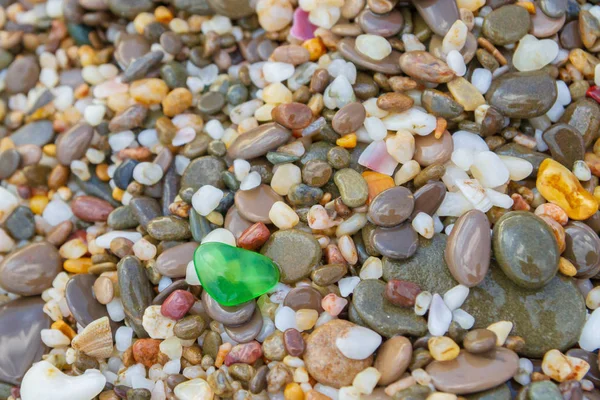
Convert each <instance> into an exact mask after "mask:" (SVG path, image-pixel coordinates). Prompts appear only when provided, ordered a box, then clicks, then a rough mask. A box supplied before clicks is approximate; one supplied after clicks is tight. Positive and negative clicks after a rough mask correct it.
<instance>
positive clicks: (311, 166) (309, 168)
mask: <svg viewBox="0 0 600 400" xmlns="http://www.w3.org/2000/svg"><path fill="white" fill-rule="evenodd" d="M332 172H333V171H332V168H331V166H330V165H329V164H328V163H327V162H325V161H321V160H312V161H309V162H307V163H306V164H305V165H304V167H302V181H303V182H304V183H306V184H307V185H309V186H314V187H321V186H323V185H325V184H326V183H327V181H329V178H331V174H332Z"/></svg>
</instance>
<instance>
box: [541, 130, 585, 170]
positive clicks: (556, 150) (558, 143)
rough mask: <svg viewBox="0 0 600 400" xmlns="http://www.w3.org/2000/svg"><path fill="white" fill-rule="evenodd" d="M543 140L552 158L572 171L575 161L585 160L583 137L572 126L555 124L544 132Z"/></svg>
mask: <svg viewBox="0 0 600 400" xmlns="http://www.w3.org/2000/svg"><path fill="white" fill-rule="evenodd" d="M542 138H543V139H544V142H546V144H547V145H548V149H549V150H550V154H552V158H553V159H554V160H556V161H558V162H559V163H561V164H562V165H564V166H565V167H567V168H569V169H572V168H573V163H575V161H577V160H583V155H584V153H585V148H584V145H583V136H581V134H580V133H579V132H578V131H577V130H576V129H575V128H573V127H572V126H570V125H568V124H563V123H559V124H554V125H552V126H551V127H550V128H548V129H547V130H546V131H545V132H544V134H543V135H542Z"/></svg>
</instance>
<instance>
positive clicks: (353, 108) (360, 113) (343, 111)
mask: <svg viewBox="0 0 600 400" xmlns="http://www.w3.org/2000/svg"><path fill="white" fill-rule="evenodd" d="M366 116H367V111H366V110H365V107H364V106H363V105H362V103H358V102H353V103H349V104H346V105H345V106H343V107H342V108H340V109H339V110H338V111H337V112H336V113H335V115H334V116H333V120H331V126H332V127H333V130H334V131H336V132H337V133H339V134H340V135H346V134H348V133H352V132H356V131H357V130H358V129H359V128H360V127H361V126H362V124H363V122H364V121H365V118H366Z"/></svg>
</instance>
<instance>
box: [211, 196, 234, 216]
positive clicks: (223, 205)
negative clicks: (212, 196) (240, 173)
mask: <svg viewBox="0 0 600 400" xmlns="http://www.w3.org/2000/svg"><path fill="white" fill-rule="evenodd" d="M234 197H235V193H233V192H225V195H224V196H223V198H222V199H221V201H220V202H219V205H218V206H217V208H215V211H216V212H218V213H221V214H226V213H227V210H229V208H230V207H231V206H232V205H233V202H234Z"/></svg>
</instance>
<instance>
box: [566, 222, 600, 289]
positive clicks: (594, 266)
mask: <svg viewBox="0 0 600 400" xmlns="http://www.w3.org/2000/svg"><path fill="white" fill-rule="evenodd" d="M565 243H566V249H565V251H564V252H563V254H562V256H563V257H565V258H566V259H567V260H569V261H571V262H572V263H573V265H574V266H575V268H576V269H577V274H576V275H575V277H576V278H579V279H588V278H592V277H594V276H595V275H597V274H598V272H600V239H599V238H598V235H597V234H596V232H594V231H593V230H592V228H590V227H589V226H587V225H586V224H584V223H583V222H579V221H570V222H569V223H568V224H567V225H566V226H565Z"/></svg>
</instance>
